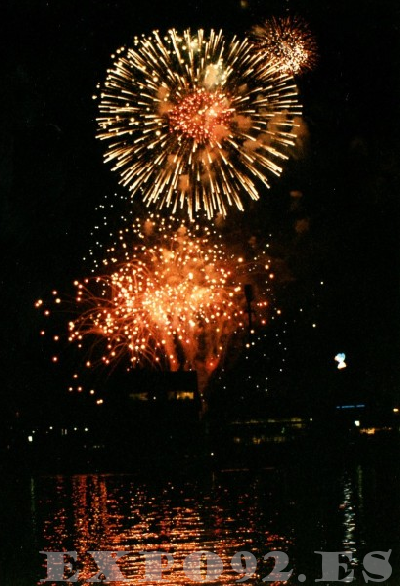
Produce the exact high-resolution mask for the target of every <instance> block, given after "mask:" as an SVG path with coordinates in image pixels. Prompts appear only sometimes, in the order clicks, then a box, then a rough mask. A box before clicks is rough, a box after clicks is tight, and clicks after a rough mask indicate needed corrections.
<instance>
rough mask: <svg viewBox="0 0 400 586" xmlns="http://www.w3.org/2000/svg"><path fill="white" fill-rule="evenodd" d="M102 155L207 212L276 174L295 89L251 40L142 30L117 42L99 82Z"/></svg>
mask: <svg viewBox="0 0 400 586" xmlns="http://www.w3.org/2000/svg"><path fill="white" fill-rule="evenodd" d="M100 97H101V101H100V105H99V109H100V117H99V118H98V124H99V129H100V130H99V133H98V136H99V138H100V139H101V140H105V141H107V142H108V150H107V153H106V156H105V159H106V161H112V162H113V163H114V167H113V169H114V170H117V171H118V172H119V173H120V175H121V183H123V184H124V185H126V186H128V187H129V189H130V190H131V191H133V192H136V191H141V193H142V196H143V199H144V201H145V202H146V203H147V204H148V205H151V204H155V205H156V206H157V207H159V208H162V207H164V206H166V207H172V209H173V212H175V211H176V210H177V209H178V208H186V209H187V211H188V214H189V216H190V217H193V215H194V213H195V212H197V211H199V210H205V211H206V213H207V215H208V217H209V218H211V217H212V216H213V215H214V214H215V213H217V212H219V213H222V214H226V212H227V209H228V207H229V206H231V205H236V206H237V207H238V208H239V209H241V210H242V209H243V195H244V194H247V195H249V196H250V197H251V198H252V199H254V200H256V199H258V198H259V193H258V190H259V185H262V184H264V185H265V186H267V187H269V183H268V175H269V174H270V173H273V174H275V175H279V174H280V173H281V171H282V163H283V162H284V161H285V159H287V155H286V154H285V151H286V148H287V147H288V146H290V145H293V144H294V140H295V134H294V133H293V119H294V117H295V116H298V115H299V113H300V107H299V105H298V103H297V89H296V87H295V84H294V82H293V79H292V77H291V76H290V75H288V74H287V73H286V72H284V71H283V70H282V68H281V66H280V64H279V63H278V64H277V63H266V61H265V59H264V58H263V57H260V56H259V55H258V54H257V53H256V52H254V51H253V50H252V44H251V43H250V42H249V41H248V40H247V39H244V40H242V41H239V40H238V39H236V38H234V39H233V40H232V41H231V42H225V40H224V38H223V36H222V33H221V32H219V33H215V32H214V31H211V32H210V34H209V35H208V37H207V36H206V35H205V34H204V31H202V30H199V31H197V33H196V34H192V33H191V32H190V30H186V31H184V32H183V34H179V33H178V32H177V31H175V30H171V31H169V33H168V34H167V35H166V36H165V37H161V36H160V35H159V33H158V32H154V33H153V35H152V36H151V37H142V38H140V39H138V38H136V39H135V42H134V47H133V48H129V49H125V48H122V49H119V50H118V51H117V57H116V60H115V62H114V64H113V67H112V69H111V70H109V72H108V77H107V80H106V83H105V87H104V88H103V90H102V92H101V96H100Z"/></svg>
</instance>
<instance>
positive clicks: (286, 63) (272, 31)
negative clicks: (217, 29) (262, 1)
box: [250, 16, 317, 75]
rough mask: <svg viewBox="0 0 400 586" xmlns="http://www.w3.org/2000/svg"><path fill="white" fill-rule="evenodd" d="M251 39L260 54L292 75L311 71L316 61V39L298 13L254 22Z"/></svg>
mask: <svg viewBox="0 0 400 586" xmlns="http://www.w3.org/2000/svg"><path fill="white" fill-rule="evenodd" d="M250 40H251V41H252V43H253V44H254V47H255V48H256V50H257V52H258V54H259V55H260V56H261V57H262V56H263V57H264V59H265V60H266V61H268V62H271V61H273V62H274V63H275V64H276V65H277V66H278V67H281V69H283V70H284V71H286V72H287V73H289V74H292V75H300V74H302V73H305V72H306V71H310V70H311V69H313V67H314V66H315V63H316V61H317V43H316V40H315V38H314V36H313V34H312V33H311V31H310V29H309V27H308V24H307V23H306V22H305V21H304V20H303V19H302V18H301V17H299V16H286V17H284V18H275V17H272V18H270V19H269V20H266V21H265V22H264V24H263V25H255V26H254V27H253V28H252V30H251V33H250Z"/></svg>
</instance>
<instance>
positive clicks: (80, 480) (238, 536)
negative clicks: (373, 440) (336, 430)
mask: <svg viewBox="0 0 400 586" xmlns="http://www.w3.org/2000/svg"><path fill="white" fill-rule="evenodd" d="M299 468H300V467H299ZM204 476H205V477H204V478H201V479H199V478H197V479H193V478H191V479H190V480H188V479H186V480H182V478H180V479H177V480H174V481H172V480H165V481H162V482H160V481H159V480H158V481H144V480H143V479H142V480H139V479H138V478H136V477H135V476H130V475H121V474H118V475H93V474H92V475H79V476H47V477H37V478H32V479H26V480H25V481H22V480H21V481H19V482H17V481H16V480H15V479H14V480H13V481H12V482H13V483H14V487H13V488H12V487H11V488H10V487H9V489H8V492H4V491H5V489H4V488H3V489H2V491H3V492H2V494H1V496H2V503H3V505H4V498H3V497H5V496H7V498H8V505H7V507H8V506H11V507H12V506H15V504H16V503H18V510H17V512H16V513H15V514H14V516H13V515H12V514H11V513H8V508H7V507H6V506H4V508H3V510H2V511H1V512H2V513H3V519H2V521H3V520H5V524H4V523H2V526H1V529H0V532H2V533H4V534H6V535H2V537H4V536H6V538H7V540H8V541H7V543H6V548H5V549H3V551H2V552H1V556H2V558H1V562H2V568H1V571H2V574H1V575H0V578H1V579H0V583H1V584H2V586H3V585H5V586H16V585H17V586H25V585H26V586H28V584H29V585H30V586H31V585H32V584H35V583H37V582H38V580H39V579H41V578H44V577H45V576H46V568H45V563H44V556H43V555H40V554H39V551H40V550H46V551H77V552H78V559H79V561H80V562H81V565H80V566H78V569H79V577H80V582H83V581H84V580H86V579H88V578H89V577H90V576H92V575H94V574H95V572H96V571H97V567H96V564H95V562H94V561H93V559H92V558H91V557H90V556H88V555H87V554H86V552H88V551H99V550H107V551H112V550H113V551H117V550H123V551H126V552H129V553H128V554H127V555H126V556H125V557H124V558H122V559H121V560H120V561H119V562H118V564H119V566H120V568H121V571H122V572H123V574H124V575H125V576H126V577H127V578H128V579H129V583H131V584H139V582H140V580H143V579H145V563H144V555H143V553H142V554H141V553H140V552H151V551H163V552H167V553H170V554H172V555H173V558H174V565H173V566H172V567H170V568H168V567H166V566H165V568H164V570H163V578H164V579H165V582H164V583H165V584H167V585H168V584H170V585H172V584H174V585H176V584H190V583H191V582H190V580H189V579H188V578H187V576H186V575H185V573H184V571H183V560H184V558H185V557H186V556H187V555H189V554H191V553H193V552H196V551H200V550H207V551H210V552H214V553H216V554H218V555H219V557H220V558H221V560H222V561H223V566H224V570H223V573H222V575H221V576H220V578H219V579H218V581H216V582H214V584H232V583H234V582H235V581H236V580H237V579H238V578H240V577H241V576H240V575H239V574H237V573H235V572H234V571H233V569H232V568H231V565H230V561H231V558H232V556H233V555H234V554H235V553H236V552H238V551H243V550H245V551H249V552H252V553H253V554H254V555H255V556H256V558H257V560H259V562H258V567H257V573H256V574H255V575H254V577H253V578H251V579H250V580H249V581H248V583H249V584H261V583H263V582H262V577H264V576H266V575H267V574H268V573H269V571H270V568H271V564H270V562H265V561H263V560H262V558H263V556H264V555H265V554H266V553H267V552H268V551H271V550H281V551H285V552H286V553H287V554H288V556H289V560H290V564H289V566H288V568H287V569H292V568H293V570H294V572H293V577H292V578H291V579H290V581H289V582H290V584H298V583H299V582H298V579H297V576H298V574H299V573H303V574H306V575H307V582H306V583H309V580H308V578H310V579H312V580H314V579H316V578H320V577H321V557H320V556H318V555H316V554H315V553H314V552H315V551H345V550H346V551H351V552H352V554H353V562H352V566H353V568H354V569H355V572H356V576H358V578H357V580H355V581H354V582H353V583H364V580H363V579H362V577H361V569H362V567H361V565H362V560H363V557H364V555H365V554H366V553H367V552H368V551H373V550H388V549H389V548H392V549H393V551H394V554H393V555H394V556H395V555H396V551H398V546H399V531H398V521H399V518H400V516H399V503H398V498H397V495H398V493H399V490H398V489H399V478H398V476H397V475H396V474H392V475H391V477H390V479H389V478H388V476H386V478H385V477H384V475H382V473H381V471H380V470H377V469H375V468H374V467H371V466H370V467H368V466H364V465H354V466H350V467H349V468H348V469H342V470H341V471H335V470H333V468H332V469H331V470H330V471H329V470H327V469H325V470H321V469H315V468H313V467H312V466H310V467H309V469H308V470H307V471H304V470H303V469H298V470H297V471H296V470H292V469H289V468H287V469H285V468H282V469H275V470H273V469H270V470H262V471H259V472H257V473H248V472H242V473H241V472H236V473H221V472H220V473H218V474H216V475H214V476H212V475H211V474H210V475H209V476H208V475H207V474H205V475H204ZM385 490H386V492H385ZM13 499H14V500H15V503H14V505H13V504H12V503H13ZM0 510H1V509H0ZM7 515H8V516H7ZM15 516H16V518H15ZM13 521H16V523H17V525H15V524H14V525H13V524H12V523H13ZM7 523H8V525H7ZM18 527H20V528H21V527H24V532H23V534H22V532H21V531H20V530H18ZM391 562H392V566H393V564H394V560H393V558H392V559H391ZM394 569H395V568H394ZM312 580H311V581H312ZM114 583H115V584H116V585H117V584H121V582H114ZM146 583H149V584H150V583H151V582H150V581H149V580H146ZM270 583H272V582H270ZM281 583H282V582H281ZM385 583H386V584H394V585H396V586H398V584H400V581H399V580H398V575H397V578H396V577H393V578H392V579H391V580H389V581H387V582H385Z"/></svg>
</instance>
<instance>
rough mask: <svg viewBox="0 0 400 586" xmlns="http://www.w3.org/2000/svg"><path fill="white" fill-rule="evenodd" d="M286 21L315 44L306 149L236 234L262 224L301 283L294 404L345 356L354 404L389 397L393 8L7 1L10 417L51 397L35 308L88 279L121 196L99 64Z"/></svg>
mask: <svg viewBox="0 0 400 586" xmlns="http://www.w3.org/2000/svg"><path fill="white" fill-rule="evenodd" d="M288 8H289V9H290V10H291V12H296V13H299V14H301V15H302V16H304V17H305V18H306V19H307V20H308V21H309V22H310V25H311V28H312V30H313V31H314V32H315V34H316V37H317V40H318V44H319V53H320V57H319V64H318V67H317V68H316V70H315V71H314V72H312V73H311V74H309V75H307V76H305V77H303V78H302V79H301V80H299V86H300V91H301V100H302V102H303V105H304V118H305V121H306V122H307V125H308V128H309V131H310V138H309V146H308V149H307V152H306V156H305V157H304V158H302V159H300V160H293V161H292V162H291V163H290V164H289V165H288V167H287V169H286V171H285V172H284V175H283V177H282V179H281V180H280V181H279V182H276V183H274V186H273V189H272V190H271V192H270V193H268V194H266V198H270V199H269V201H265V202H261V203H260V204H257V205H259V208H257V207H255V206H252V208H251V209H250V210H249V214H248V217H246V218H245V221H246V222H248V223H249V224H250V223H252V222H256V223H257V222H260V217H263V218H264V220H263V222H264V224H263V228H264V229H265V230H266V231H268V232H271V233H272V234H273V236H274V237H275V239H276V249H277V250H279V255H280V256H282V257H284V258H285V261H286V262H287V264H288V265H289V266H290V269H291V271H292V273H293V275H294V276H295V278H296V281H295V284H292V285H291V286H290V287H288V288H286V289H285V290H284V291H283V292H282V302H285V303H286V304H287V306H288V311H289V314H290V315H294V314H295V311H296V308H297V307H300V306H302V307H304V308H305V311H306V318H305V319H304V320H303V321H302V322H301V323H300V324H299V325H298V326H296V327H294V326H293V328H292V329H291V333H290V336H289V340H288V345H289V347H290V365H291V366H290V367H289V370H288V373H287V376H288V378H289V380H293V381H294V382H295V381H296V380H298V379H300V380H301V381H302V385H303V387H302V388H303V389H306V388H307V387H310V386H313V385H318V386H319V387H321V388H322V387H323V384H324V376H325V373H326V372H328V370H330V369H334V368H335V365H334V363H333V356H334V355H335V353H336V352H338V351H345V352H346V353H347V354H348V361H349V365H351V368H352V372H353V378H352V379H351V380H352V382H354V381H355V380H357V384H358V385H359V387H360V388H361V387H363V386H369V387H370V388H373V389H374V392H377V393H381V392H382V393H384V392H385V391H386V390H387V389H390V390H391V391H395V390H396V389H397V388H398V387H399V383H400V380H399V374H400V373H399V354H400V343H399V325H400V323H399V280H400V279H399V268H400V267H399V264H400V263H399V217H398V198H399V186H398V183H399V182H398V179H399V167H398V160H399V154H400V148H399V139H398V136H399V131H400V124H399V114H400V108H399V97H400V91H399V89H400V79H399V75H400V74H399V71H400V46H399V26H400V7H399V5H398V2H397V0H396V1H395V0H351V1H348V0H346V1H345V0H335V1H332V0H329V2H326V1H321V0H297V1H296V0H293V2H287V1H281V2H278V1H276V0H273V1H269V2H267V1H266V0H264V1H255V0H248V2H247V5H246V6H242V5H241V3H240V1H239V0H230V1H224V2H218V1H212V2H211V1H207V2H205V1H201V0H199V1H198V2H192V1H189V2H183V1H179V2H173V3H168V2H165V1H162V0H155V1H153V2H135V1H133V0H131V1H126V0H115V1H113V2H111V1H102V0H49V1H47V2H46V1H44V0H9V1H6V2H4V3H3V10H6V15H5V16H6V17H5V18H4V19H2V20H3V25H5V30H4V32H3V33H2V37H3V39H8V42H7V44H6V54H5V63H4V64H3V71H2V77H3V80H2V90H1V91H2V96H3V108H2V112H1V126H2V132H1V143H0V153H1V159H0V161H1V162H0V165H1V174H0V182H1V183H0V184H1V238H2V251H3V258H4V267H3V270H2V277H1V283H2V299H3V324H4V325H3V326H2V335H3V336H2V337H3V339H2V343H1V344H2V345H1V353H2V356H3V359H4V367H3V371H2V372H3V376H4V385H3V387H4V388H3V392H4V394H5V397H6V402H7V404H9V405H10V406H11V407H10V408H11V409H13V408H14V406H18V405H19V404H20V403H21V401H24V400H25V399H26V398H27V397H30V398H31V399H32V397H36V396H37V397H40V396H41V394H43V393H47V392H51V389H50V388H49V387H54V386H57V385H59V384H60V381H59V379H58V378H57V377H58V375H57V374H55V372H54V371H53V370H52V369H53V367H52V366H51V364H50V362H49V355H48V354H47V348H45V347H43V346H42V343H41V341H40V339H39V336H38V332H39V330H40V328H41V324H40V320H39V316H38V313H37V312H36V311H35V310H34V309H33V303H34V301H35V300H36V299H37V298H38V297H43V296H45V295H46V294H47V293H48V292H50V291H51V290H52V289H53V288H56V289H58V290H66V289H67V288H68V287H69V284H70V282H71V281H72V280H73V279H74V278H75V277H80V276H82V275H83V274H84V273H85V270H86V269H85V266H84V265H83V263H82V257H83V256H84V255H85V254H86V253H87V249H88V246H89V237H88V234H89V232H90V231H91V229H92V228H93V224H94V219H93V210H94V208H95V206H96V205H98V203H99V202H100V201H101V200H102V199H103V197H104V196H105V195H107V194H112V193H114V192H115V191H117V190H118V189H120V188H118V187H117V177H116V176H115V175H114V174H113V173H112V172H111V171H110V169H109V168H108V167H107V166H105V165H104V164H103V162H102V145H101V144H99V142H98V141H97V140H96V139H95V129H96V125H95V117H96V104H95V102H94V101H93V100H92V95H93V94H94V93H95V88H96V84H97V83H98V82H101V81H103V79H104V75H105V70H106V68H107V67H108V66H109V65H110V57H109V56H110V54H111V53H112V52H113V51H114V50H115V49H116V48H117V47H118V46H121V45H122V44H125V43H129V41H130V40H131V39H132V37H133V36H134V35H136V34H140V33H142V32H145V33H146V32H150V31H151V30H152V29H155V28H157V29H160V30H165V29H167V28H169V27H173V26H174V27H176V28H181V27H186V26H190V27H192V28H198V27H205V28H210V27H213V28H217V29H218V28H223V30H224V31H225V33H226V34H228V35H229V34H231V33H237V34H239V35H242V34H244V33H245V31H246V30H247V29H248V28H249V27H250V26H251V25H252V24H254V23H257V22H260V21H261V20H262V19H264V18H266V17H268V16H271V15H276V14H282V13H284V12H285V10H286V9H288ZM291 190H300V191H301V192H302V193H303V198H302V201H301V210H300V211H301V214H302V216H304V217H307V218H309V219H310V230H309V232H307V233H306V234H304V235H303V236H302V237H299V236H298V235H296V233H295V231H294V222H295V220H296V218H297V219H298V217H297V216H296V213H300V212H296V211H293V209H291V202H290V196H289V192H290V191H291ZM263 214H264V215H263ZM299 217H300V216H299ZM234 218H235V216H234ZM243 218H244V216H242V217H241V218H240V220H239V219H238V222H239V221H240V222H243V221H244V220H243ZM231 221H234V219H233V220H231ZM321 280H323V281H324V283H325V285H324V288H323V289H320V288H319V287H318V283H319V282H320V281H321ZM290 312H292V313H290ZM313 321H316V322H317V323H318V331H317V332H312V331H311V328H310V324H311V322H313ZM328 365H329V366H328Z"/></svg>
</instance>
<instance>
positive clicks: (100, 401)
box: [96, 399, 104, 405]
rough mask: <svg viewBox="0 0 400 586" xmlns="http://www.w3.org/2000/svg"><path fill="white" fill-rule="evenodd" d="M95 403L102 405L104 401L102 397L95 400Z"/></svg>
mask: <svg viewBox="0 0 400 586" xmlns="http://www.w3.org/2000/svg"><path fill="white" fill-rule="evenodd" d="M96 403H97V405H102V404H103V403H104V401H103V399H97V401H96Z"/></svg>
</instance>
